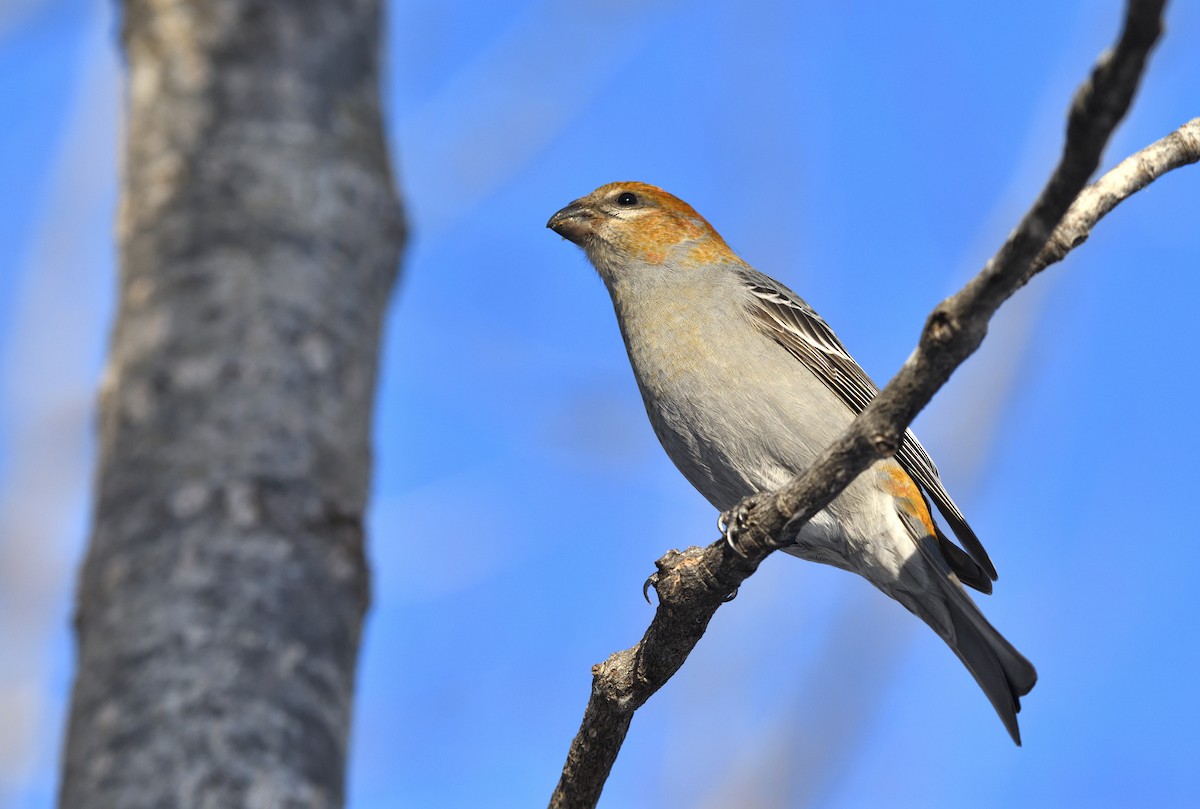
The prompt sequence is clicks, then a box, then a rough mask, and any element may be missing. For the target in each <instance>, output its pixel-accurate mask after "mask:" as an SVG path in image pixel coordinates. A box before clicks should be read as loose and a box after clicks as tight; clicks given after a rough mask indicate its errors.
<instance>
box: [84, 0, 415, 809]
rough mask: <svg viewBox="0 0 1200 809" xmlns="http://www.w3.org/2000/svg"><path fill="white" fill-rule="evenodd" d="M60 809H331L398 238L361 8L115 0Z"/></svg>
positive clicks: (336, 791)
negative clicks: (114, 72)
mask: <svg viewBox="0 0 1200 809" xmlns="http://www.w3.org/2000/svg"><path fill="white" fill-rule="evenodd" d="M124 13H125V18H124V27H123V31H122V38H123V43H124V47H125V52H126V57H127V61H128V70H129V86H128V105H129V106H128V119H127V127H126V133H127V134H126V145H125V177H124V186H123V192H122V201H121V211H120V214H119V222H118V233H119V242H120V258H121V278H120V307H119V312H118V317H117V322H116V326H115V329H114V333H113V337H112V346H111V354H110V359H109V365H108V368H107V371H106V374H105V380H104V384H103V389H102V394H101V403H100V415H101V418H100V433H101V455H100V463H99V470H98V476H97V481H96V496H95V517H94V529H93V533H92V536H91V540H90V544H89V548H88V553H87V558H86V561H85V564H84V566H83V570H82V573H81V577H80V584H79V592H78V606H77V617H76V622H77V633H78V650H79V655H78V674H77V677H76V681H75V686H74V691H73V694H72V704H71V711H70V725H69V728H68V737H67V742H66V750H65V755H64V774H63V782H62V790H61V795H60V800H61V805H62V806H64V807H72V809H75V808H77V807H78V808H86V807H104V809H113V807H143V806H145V807H150V806H155V807H162V806H197V807H200V806H211V807H236V806H263V807H274V806H289V807H290V806H296V807H300V806H312V807H325V806H338V805H340V804H341V803H342V800H343V792H344V774H345V760H346V745H347V737H348V731H349V724H350V714H351V697H352V692H353V685H354V673H355V664H356V658H357V653H358V644H359V637H360V633H361V626H362V618H363V613H364V611H365V609H366V607H367V603H368V575H367V568H366V564H365V561H364V555H363V527H362V519H363V509H364V505H365V499H366V495H367V488H368V481H369V475H370V449H369V439H370V423H371V406H372V399H373V394H374V384H375V366H376V358H377V354H378V342H379V335H380V327H381V323H382V319H383V313H384V308H385V305H386V302H387V299H388V294H389V290H390V288H391V286H392V283H393V281H394V278H395V274H396V267H397V263H398V259H399V252H400V248H401V245H402V243H403V240H404V229H403V223H402V216H401V209H400V204H399V201H398V199H397V198H396V195H395V192H394V190H393V183H392V178H391V170H390V167H389V161H388V156H387V150H386V145H385V142H384V137H383V131H382V122H381V118H380V108H379V79H378V67H379V61H378V56H377V52H378V46H377V39H378V32H379V30H380V28H381V21H380V9H379V2H378V0H341V2H334V0H222V2H211V3H202V2H198V1H196V0H192V1H191V2H187V1H186V0H128V2H126V4H125V7H124Z"/></svg>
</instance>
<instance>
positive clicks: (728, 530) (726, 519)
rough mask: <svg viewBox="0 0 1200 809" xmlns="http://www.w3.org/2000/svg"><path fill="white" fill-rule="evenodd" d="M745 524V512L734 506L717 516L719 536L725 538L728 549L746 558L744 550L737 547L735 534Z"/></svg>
mask: <svg viewBox="0 0 1200 809" xmlns="http://www.w3.org/2000/svg"><path fill="white" fill-rule="evenodd" d="M745 526H746V512H745V511H744V510H742V509H740V508H737V507H736V506H735V507H734V508H731V509H730V510H729V511H723V512H721V516H720V517H718V518H717V530H718V531H720V532H721V536H722V537H724V538H725V544H726V545H728V546H729V549H730V550H732V551H733V552H734V553H736V554H737V555H738V556H740V557H742V558H743V559H745V558H747V557H746V554H745V552H744V551H742V549H741V548H739V547H738V544H737V535H738V533H739V532H740V531H741V530H742V529H743V528H744V527H745Z"/></svg>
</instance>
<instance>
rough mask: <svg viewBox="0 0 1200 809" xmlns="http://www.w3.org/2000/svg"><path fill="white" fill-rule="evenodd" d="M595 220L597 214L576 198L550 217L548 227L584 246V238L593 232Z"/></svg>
mask: <svg viewBox="0 0 1200 809" xmlns="http://www.w3.org/2000/svg"><path fill="white" fill-rule="evenodd" d="M595 221H596V216H595V214H593V213H592V212H591V211H590V210H589V209H588V208H587V207H586V206H584V205H582V204H581V203H580V202H579V201H578V200H576V201H575V202H572V203H571V204H570V205H568V206H567V207H565V208H563V209H562V210H561V211H559V212H558V213H556V214H555V215H554V216H552V217H550V221H549V222H547V223H546V227H548V228H550V229H551V230H553V231H554V232H555V233H557V234H558V235H559V236H562V237H563V238H564V239H568V240H570V241H572V242H575V244H578V245H580V246H582V245H583V241H584V239H586V238H587V237H588V236H591V235H592V234H593V229H592V225H593V224H594V223H595Z"/></svg>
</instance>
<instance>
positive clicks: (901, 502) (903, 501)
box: [879, 461, 937, 536]
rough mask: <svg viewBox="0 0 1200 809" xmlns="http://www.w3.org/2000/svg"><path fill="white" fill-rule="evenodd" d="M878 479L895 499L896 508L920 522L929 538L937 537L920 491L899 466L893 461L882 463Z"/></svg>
mask: <svg viewBox="0 0 1200 809" xmlns="http://www.w3.org/2000/svg"><path fill="white" fill-rule="evenodd" d="M879 478H880V482H881V483H882V484H883V488H884V489H885V490H886V491H887V493H888V494H890V495H891V496H892V497H894V498H896V507H897V508H898V509H900V510H902V511H903V512H904V513H906V514H908V515H909V516H910V517H915V518H916V519H918V520H920V522H921V525H923V526H925V530H926V531H928V532H929V535H930V536H937V529H936V528H935V527H934V525H933V516H932V515H931V514H930V513H929V506H927V505H925V498H924V497H922V496H921V490H920V489H918V488H917V484H916V483H914V482H913V479H912V478H910V477H909V476H908V473H907V472H905V471H904V469H903V468H901V466H900V464H898V463H896V462H895V461H888V462H886V463H884V464H883V465H882V466H881V468H880V469H879Z"/></svg>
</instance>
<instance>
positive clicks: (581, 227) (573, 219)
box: [546, 182, 740, 280]
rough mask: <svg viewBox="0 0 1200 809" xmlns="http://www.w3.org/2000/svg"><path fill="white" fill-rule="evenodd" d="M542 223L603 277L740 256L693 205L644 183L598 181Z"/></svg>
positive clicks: (713, 262)
mask: <svg viewBox="0 0 1200 809" xmlns="http://www.w3.org/2000/svg"><path fill="white" fill-rule="evenodd" d="M546 227H548V228H550V229H551V230H553V231H554V232H555V233H557V234H559V235H560V236H562V237H563V238H564V239H569V240H570V241H573V242H575V244H577V245H579V246H580V247H582V248H583V249H584V252H586V253H587V256H588V258H589V259H590V260H591V262H592V264H593V265H594V266H595V267H596V269H597V270H598V271H599V272H600V274H601V275H602V276H604V277H605V279H606V280H611V279H612V278H614V277H620V276H621V275H622V274H623V273H626V272H628V271H630V268H631V267H646V266H650V267H666V266H670V267H673V268H680V269H686V268H689V267H691V268H696V267H707V266H714V265H718V264H724V263H726V262H728V261H740V259H738V258H737V256H736V255H735V254H734V253H733V251H732V250H730V249H729V246H728V245H727V244H725V240H724V239H722V238H721V236H720V234H719V233H717V232H716V231H715V230H713V228H712V225H710V224H708V222H707V221H705V219H704V217H702V216H701V215H700V214H698V213H696V211H695V210H693V209H692V206H690V205H688V204H687V203H686V202H684V201H683V200H681V199H679V198H678V197H675V196H672V195H671V194H668V193H667V192H666V191H663V190H662V189H661V188H656V187H655V186H652V185H647V184H646V183H636V182H622V183H609V184H608V185H602V186H600V187H599V188H597V189H596V190H595V191H593V192H592V193H590V194H588V195H587V196H586V197H580V198H579V199H577V200H575V201H574V202H572V203H571V204H570V205H568V206H567V207H565V208H563V209H562V210H561V211H559V212H558V213H556V214H554V216H552V217H550V221H549V222H547V223H546Z"/></svg>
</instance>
